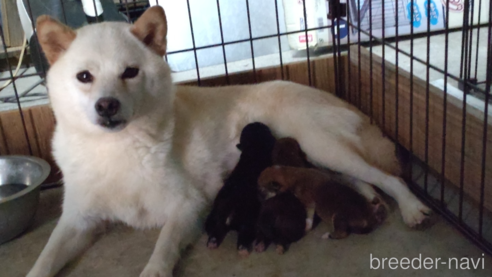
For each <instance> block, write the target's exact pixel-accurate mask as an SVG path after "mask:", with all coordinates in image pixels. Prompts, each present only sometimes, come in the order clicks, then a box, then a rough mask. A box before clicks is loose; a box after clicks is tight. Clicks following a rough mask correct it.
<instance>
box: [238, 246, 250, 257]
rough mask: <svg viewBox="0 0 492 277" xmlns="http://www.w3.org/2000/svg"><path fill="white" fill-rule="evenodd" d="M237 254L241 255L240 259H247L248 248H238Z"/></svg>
mask: <svg viewBox="0 0 492 277" xmlns="http://www.w3.org/2000/svg"><path fill="white" fill-rule="evenodd" d="M237 253H238V254H239V257H241V258H247V257H249V251H248V248H246V247H244V246H243V245H240V246H239V247H238V251H237Z"/></svg>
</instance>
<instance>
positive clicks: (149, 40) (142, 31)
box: [130, 6, 167, 56]
mask: <svg viewBox="0 0 492 277" xmlns="http://www.w3.org/2000/svg"><path fill="white" fill-rule="evenodd" d="M130 30H131V32H132V33H133V34H134V35H135V36H136V37H137V38H138V39H139V40H141V41H142V42H143V43H144V44H145V45H147V46H148V47H150V49H152V50H153V51H154V52H156V53H157V54H158V55H159V56H164V54H166V45H167V40H166V36H167V22H166V14H165V13H164V9H163V8H162V7H160V6H153V7H151V8H149V9H147V10H146V11H145V12H144V13H143V14H142V15H141V16H140V18H139V19H138V20H137V21H136V22H135V24H134V25H133V26H132V27H131V29H130Z"/></svg>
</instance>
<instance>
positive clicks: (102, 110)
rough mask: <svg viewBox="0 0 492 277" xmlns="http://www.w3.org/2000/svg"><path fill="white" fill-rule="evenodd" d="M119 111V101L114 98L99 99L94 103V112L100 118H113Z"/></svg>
mask: <svg viewBox="0 0 492 277" xmlns="http://www.w3.org/2000/svg"><path fill="white" fill-rule="evenodd" d="M119 109H120V101H118V99H116V98H114V97H103V98H99V100H97V102H96V112H97V114H98V115H100V116H113V115H115V114H116V113H117V112H118V111H119Z"/></svg>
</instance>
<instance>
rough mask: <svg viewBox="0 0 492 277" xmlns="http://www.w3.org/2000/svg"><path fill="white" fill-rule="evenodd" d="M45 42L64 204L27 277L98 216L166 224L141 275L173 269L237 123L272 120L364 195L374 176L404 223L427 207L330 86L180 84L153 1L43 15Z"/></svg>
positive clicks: (51, 264) (60, 256) (369, 193)
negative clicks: (76, 24) (126, 14)
mask: <svg viewBox="0 0 492 277" xmlns="http://www.w3.org/2000/svg"><path fill="white" fill-rule="evenodd" d="M37 31H38V38H39V41H40V44H41V46H42V48H43V50H44V52H45V55H46V57H47V59H48V61H49V62H50V64H51V69H50V71H49V74H48V87H49V94H50V98H51V104H52V107H53V110H54V113H55V117H56V122H57V126H56V131H55V134H54V138H53V153H54V156H55V158H56V161H57V163H58V165H59V166H60V168H61V170H62V172H63V175H64V181H65V198H64V202H63V214H62V216H61V218H60V221H59V222H58V225H57V226H56V228H55V230H54V231H53V234H52V235H51V237H50V239H49V241H48V243H47V245H46V247H45V248H44V250H43V251H42V253H41V255H40V257H39V258H38V260H37V262H36V264H35V265H34V267H33V268H32V269H31V271H30V272H29V274H28V276H31V277H34V276H52V275H54V274H56V273H57V272H58V271H59V270H60V269H61V268H62V267H63V266H64V265H65V264H66V263H67V262H68V261H70V260H71V259H72V258H74V257H75V256H76V255H77V254H78V253H80V251H81V250H82V249H84V248H85V247H87V246H88V245H89V244H90V242H91V240H92V237H93V231H94V229H95V227H96V226H97V225H98V223H100V222H102V221H103V220H119V221H123V222H125V223H127V224H129V225H131V226H134V227H136V228H152V227H162V231H161V233H160V236H159V239H158V241H157V244H156V246H155V249H154V252H153V254H152V256H151V257H150V260H149V262H148V264H147V265H146V266H145V268H144V269H143V272H142V274H141V276H171V275H172V269H173V267H174V265H175V263H176V261H177V260H178V258H179V252H180V250H181V249H182V248H183V247H185V246H186V245H187V244H189V243H191V242H192V241H193V239H194V238H195V237H196V234H197V233H198V231H200V230H201V228H202V226H201V223H200V222H201V221H200V219H201V218H202V216H203V215H202V213H203V211H204V210H206V205H208V203H210V201H211V200H213V198H214V197H215V195H216V193H217V192H218V190H219V189H220V187H221V186H222V183H223V178H224V176H225V175H226V174H227V173H229V172H230V171H231V170H232V168H233V167H234V165H235V164H236V162H237V160H238V158H239V154H240V153H239V151H238V150H237V149H236V144H237V142H238V137H239V134H240V132H241V130H242V128H243V127H244V126H245V125H246V124H248V123H251V122H254V121H260V122H263V123H265V124H267V125H268V126H269V127H270V128H271V129H272V131H273V133H274V134H275V135H276V136H277V137H284V136H290V137H294V138H296V139H297V140H298V141H299V142H300V144H301V145H302V148H303V149H304V150H305V152H306V154H307V155H308V157H309V159H310V161H312V162H313V163H315V164H318V165H320V166H324V167H329V168H331V169H333V170H336V171H340V172H342V173H345V174H347V175H350V176H352V177H353V179H354V180H356V181H355V184H356V186H357V187H358V189H359V191H361V192H362V193H363V194H364V195H365V196H366V197H368V198H371V197H374V196H375V192H374V190H372V188H371V187H370V186H369V185H367V183H371V184H375V185H376V186H378V187H380V188H381V189H382V190H383V191H385V192H386V193H388V194H389V195H390V196H392V197H393V198H395V199H396V201H397V202H398V204H399V207H400V210H401V213H402V216H403V220H404V221H405V222H406V223H407V224H408V225H409V226H415V225H418V224H421V223H422V222H423V221H425V220H426V218H427V215H428V213H429V211H430V210H429V209H428V208H427V207H426V206H424V205H423V204H422V203H421V202H420V201H419V200H418V199H417V198H416V197H415V196H414V195H413V194H412V193H411V192H410V191H409V189H408V188H407V186H406V185H405V183H403V182H402V181H401V180H400V179H399V178H397V177H395V176H394V175H395V174H398V171H399V166H398V162H397V160H396V157H395V154H394V146H393V144H392V143H391V142H390V141H389V140H387V139H385V138H383V136H382V134H381V131H380V130H379V129H378V128H377V127H375V126H373V125H371V124H370V123H369V120H368V118H367V117H366V116H364V115H362V114H361V113H360V112H359V111H357V110H356V109H355V108H354V107H352V106H350V105H349V104H347V103H345V102H344V101H342V100H340V99H338V98H336V97H335V96H333V95H331V94H329V93H326V92H322V91H319V90H316V89H313V88H310V87H306V86H302V85H298V84H294V83H290V82H282V81H276V82H268V83H263V84H258V85H249V86H228V87H220V88H199V87H185V86H175V85H173V83H172V80H171V75H170V74H171V72H170V69H169V67H168V65H167V64H166V63H165V61H163V59H162V56H163V55H164V53H165V51H166V32H167V26H166V17H165V14H164V11H163V10H162V8H160V7H153V8H150V9H148V10H147V11H146V12H145V13H144V14H143V15H142V16H141V17H140V19H139V20H138V21H137V22H136V23H135V24H134V25H133V26H132V25H129V24H125V23H109V22H108V23H102V24H95V25H90V26H86V27H83V28H81V29H79V30H77V31H74V30H72V29H70V28H69V27H67V26H65V25H63V24H61V23H60V22H58V21H56V20H54V19H51V18H50V17H47V16H42V17H40V18H39V19H38V21H37Z"/></svg>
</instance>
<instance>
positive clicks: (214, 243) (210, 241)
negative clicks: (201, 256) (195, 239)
mask: <svg viewBox="0 0 492 277" xmlns="http://www.w3.org/2000/svg"><path fill="white" fill-rule="evenodd" d="M207 247H208V249H216V248H217V247H219V244H218V243H217V239H216V238H210V239H208V242H207Z"/></svg>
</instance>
